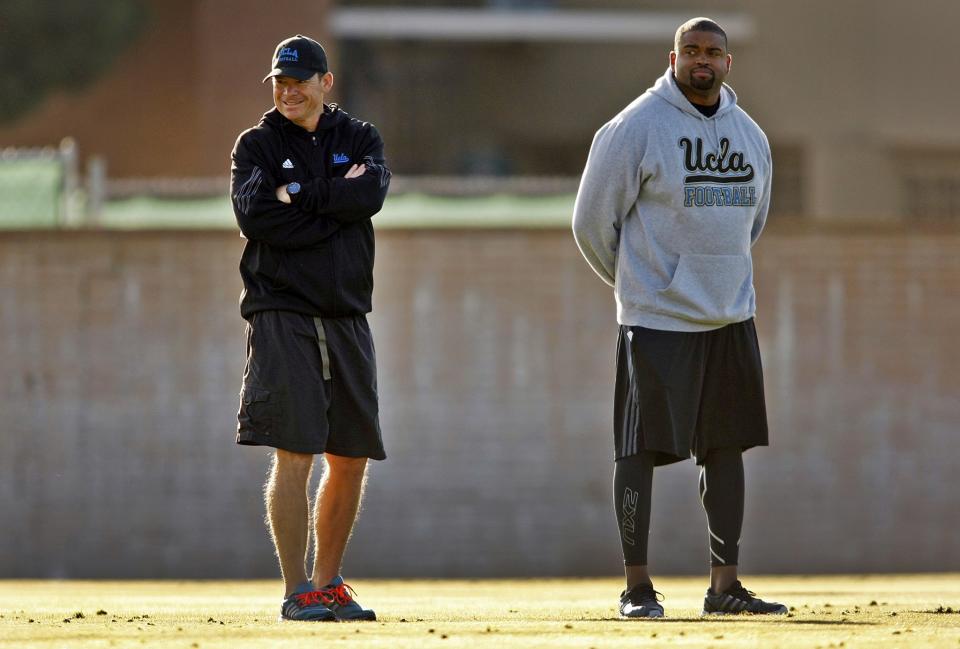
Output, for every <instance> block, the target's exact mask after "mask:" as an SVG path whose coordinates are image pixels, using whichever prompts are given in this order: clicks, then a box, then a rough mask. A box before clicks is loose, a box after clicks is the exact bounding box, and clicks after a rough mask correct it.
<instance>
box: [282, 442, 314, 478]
mask: <svg viewBox="0 0 960 649" xmlns="http://www.w3.org/2000/svg"><path fill="white" fill-rule="evenodd" d="M312 468H313V455H311V454H309V453H291V452H290V451H284V450H283V449H279V448H278V449H276V453H275V454H274V470H275V471H277V472H278V473H283V474H284V475H291V476H304V477H307V476H309V475H310V470H311V469H312Z"/></svg>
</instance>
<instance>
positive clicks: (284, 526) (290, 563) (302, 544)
mask: <svg viewBox="0 0 960 649" xmlns="http://www.w3.org/2000/svg"><path fill="white" fill-rule="evenodd" d="M312 468H313V456H312V455H309V454H304V453H290V452H289V451H283V450H280V449H276V453H275V454H274V456H273V466H272V467H271V468H270V477H269V478H268V479H267V484H266V486H265V488H264V498H265V500H266V505H267V520H268V522H269V524H270V535H271V538H272V539H273V545H274V548H275V549H276V553H277V558H278V559H279V560H280V572H281V573H282V574H283V587H284V597H287V596H289V595H290V593H292V592H293V591H294V589H295V588H296V587H297V586H298V585H300V584H302V583H303V582H305V581H306V580H307V569H306V557H307V529H308V527H309V525H308V520H309V519H308V511H309V508H308V505H307V502H308V498H307V483H308V482H309V480H310V471H311V469H312Z"/></svg>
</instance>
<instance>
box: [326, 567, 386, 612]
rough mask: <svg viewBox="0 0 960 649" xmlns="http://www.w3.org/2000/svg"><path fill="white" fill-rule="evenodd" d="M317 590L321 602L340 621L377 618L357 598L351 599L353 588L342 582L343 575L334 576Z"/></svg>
mask: <svg viewBox="0 0 960 649" xmlns="http://www.w3.org/2000/svg"><path fill="white" fill-rule="evenodd" d="M319 592H320V597H321V598H323V603H324V604H326V605H327V607H328V608H329V609H330V610H331V611H333V614H334V615H335V616H336V617H337V619H338V620H340V621H341V622H353V621H358V620H363V621H367V622H373V621H374V620H376V619H377V614H376V613H374V612H373V611H372V610H370V609H369V608H363V607H362V606H360V604H359V602H357V600H355V599H353V594H354V590H353V589H352V588H350V586H348V585H347V584H345V583H343V577H341V576H340V575H337V576H336V577H334V578H333V581H331V582H330V583H329V584H327V585H326V586H324V587H323V588H321V589H320V591H319Z"/></svg>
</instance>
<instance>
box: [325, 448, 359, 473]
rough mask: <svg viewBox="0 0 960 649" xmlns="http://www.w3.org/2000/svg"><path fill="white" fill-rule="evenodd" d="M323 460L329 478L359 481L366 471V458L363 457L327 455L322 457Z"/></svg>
mask: <svg viewBox="0 0 960 649" xmlns="http://www.w3.org/2000/svg"><path fill="white" fill-rule="evenodd" d="M324 460H325V461H326V463H327V471H328V472H329V474H330V476H331V477H337V478H344V479H360V478H363V476H364V475H365V474H366V471H367V458H365V457H344V456H342V455H330V454H329V453H328V454H326V455H325V456H324Z"/></svg>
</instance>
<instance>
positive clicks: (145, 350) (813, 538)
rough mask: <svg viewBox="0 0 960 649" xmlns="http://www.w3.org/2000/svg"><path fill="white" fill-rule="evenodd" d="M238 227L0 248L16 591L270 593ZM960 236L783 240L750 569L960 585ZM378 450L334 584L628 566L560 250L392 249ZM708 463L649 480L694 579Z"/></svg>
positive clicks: (770, 277)
mask: <svg viewBox="0 0 960 649" xmlns="http://www.w3.org/2000/svg"><path fill="white" fill-rule="evenodd" d="M240 248H241V242H240V240H239V239H238V238H237V236H236V234H234V233H225V232H209V233H194V232H190V233H182V232H181V233H178V232H165V233H149V232H139V233H116V232H114V233H110V232H99V233H94V232H89V233H86V232H44V233H19V234H17V233H5V234H2V235H0V358H2V360H3V365H4V371H3V373H2V375H0V377H2V378H0V396H2V404H3V405H2V406H0V408H2V414H3V416H2V418H0V519H2V520H3V521H4V531H3V534H0V577H141V576H142V577H264V576H272V575H275V574H277V569H276V567H275V563H274V559H273V557H272V555H271V548H270V546H269V544H268V540H267V534H266V531H265V528H264V526H263V523H262V516H263V512H262V505H261V502H260V490H261V484H262V481H263V477H264V474H265V471H266V468H267V461H268V453H269V452H268V451H267V450H263V449H251V448H245V447H236V446H235V445H234V444H233V435H234V427H235V419H234V417H235V412H236V406H237V398H236V393H237V391H238V389H239V382H240V372H241V369H242V365H243V323H242V321H241V320H240V318H239V315H238V313H237V306H236V301H237V296H238V293H239V279H238V276H237V272H236V265H237V260H238V257H239V253H240ZM958 253H960V232H958V231H957V230H955V229H954V230H950V231H926V232H917V231H914V232H901V231H895V230H874V231H869V232H863V231H859V232H843V231H837V230H831V231H814V230H795V229H789V228H785V227H781V228H779V229H777V228H774V229H772V230H771V231H770V232H768V233H767V234H766V235H765V237H764V238H763V239H762V241H761V243H760V244H759V245H758V247H757V249H756V250H755V257H756V272H757V289H758V302H759V307H760V309H759V314H758V319H757V323H758V328H759V331H760V336H761V345H762V349H763V353H764V359H765V367H766V381H767V390H768V403H769V410H770V419H771V431H772V439H773V446H772V447H771V448H767V449H757V450H753V451H751V452H749V453H748V454H747V455H746V463H747V480H748V499H747V513H746V527H745V533H744V540H743V552H742V556H743V562H742V565H743V569H744V570H746V571H750V572H759V571H763V572H811V571H812V572H816V571H878V570H958V569H960V546H958V542H957V537H956V530H957V529H958V526H960V513H958V509H957V507H956V475H957V471H958V469H960V437H958V427H960V402H958V400H957V394H958V392H960V369H958V368H960V346H958V345H956V342H955V337H956V332H957V331H958V330H960V299H958V298H960V293H958V288H957V287H958V286H960V254H958ZM378 254H379V257H378V265H377V292H376V296H375V304H376V311H375V313H374V315H373V317H372V325H373V328H374V334H375V337H376V340H377V344H378V356H379V362H380V382H381V389H382V420H383V424H384V432H385V438H386V443H387V452H388V455H389V458H388V460H387V461H386V462H383V463H378V464H376V465H375V466H374V467H373V468H372V472H371V473H372V476H371V481H370V486H369V490H368V497H367V502H366V507H365V511H364V513H363V515H362V518H361V520H360V522H359V524H358V526H357V530H356V534H355V537H354V541H353V544H352V546H351V548H350V551H349V554H348V557H347V562H346V570H347V572H348V573H349V574H353V575H364V576H373V575H377V576H412V575H418V576H453V575H472V576H483V575H511V574H512V575H518V574H519V575H593V574H613V573H616V572H617V571H618V570H619V559H618V542H617V536H616V528H615V524H614V520H613V513H612V509H611V506H610V496H609V485H610V480H611V475H612V463H611V445H612V443H611V413H610V409H611V403H612V379H613V362H614V350H615V340H616V338H615V334H616V329H615V318H614V308H613V300H612V297H611V295H610V292H609V291H608V289H607V288H606V287H605V285H603V284H602V283H601V282H600V281H599V280H598V279H597V278H596V277H594V276H593V275H592V273H591V272H590V271H589V270H588V269H587V267H586V265H585V264H584V263H583V262H582V260H581V259H580V257H579V253H578V252H577V251H576V249H575V246H574V245H573V242H572V240H571V238H570V236H569V234H568V233H567V232H566V231H544V232H526V231H482V232H481V231H456V232H436V231H384V232H381V233H380V234H379V253H378ZM695 478H696V474H695V470H694V467H693V466H692V465H691V464H690V463H689V462H688V463H683V464H680V465H675V466H671V467H667V468H664V469H661V470H659V471H658V472H657V476H656V480H655V487H654V488H655V511H654V516H653V529H652V533H651V562H652V564H653V566H654V567H655V569H656V570H657V571H658V572H700V571H704V570H705V569H706V566H707V560H708V551H707V546H706V538H705V537H706V531H705V525H704V517H703V513H702V512H701V511H700V508H699V504H698V501H697V497H696V486H695Z"/></svg>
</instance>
